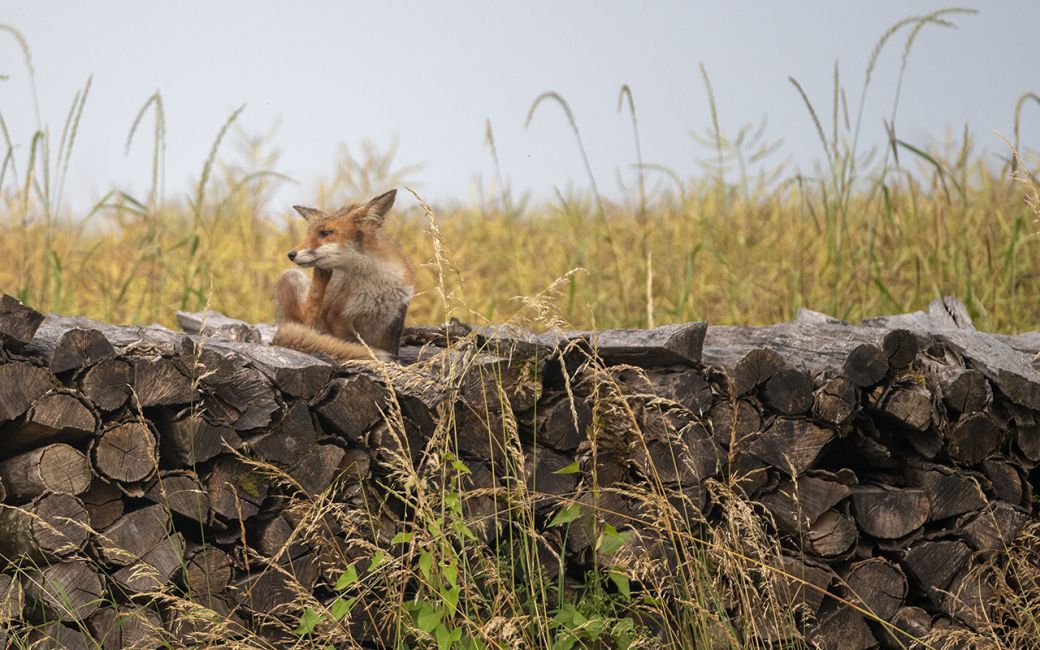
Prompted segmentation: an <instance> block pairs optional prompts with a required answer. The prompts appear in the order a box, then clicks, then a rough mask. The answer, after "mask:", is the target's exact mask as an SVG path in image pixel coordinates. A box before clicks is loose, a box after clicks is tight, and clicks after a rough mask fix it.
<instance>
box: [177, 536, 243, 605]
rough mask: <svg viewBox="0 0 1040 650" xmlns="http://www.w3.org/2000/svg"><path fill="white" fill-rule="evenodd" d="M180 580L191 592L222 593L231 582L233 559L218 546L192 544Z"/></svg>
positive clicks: (201, 593) (204, 593) (202, 593)
mask: <svg viewBox="0 0 1040 650" xmlns="http://www.w3.org/2000/svg"><path fill="white" fill-rule="evenodd" d="M179 582H180V585H181V586H182V587H183V588H184V589H185V590H186V591H187V592H188V593H189V594H200V595H212V594H217V593H221V592H223V591H224V590H225V589H227V586H228V584H229V583H230V582H231V560H230V559H229V558H228V555H227V553H225V552H224V551H222V550H220V549H219V548H217V547H216V546H213V545H209V544H207V545H203V546H192V547H191V548H189V549H188V551H187V556H186V558H185V563H184V568H183V569H182V570H181V574H180V578H179Z"/></svg>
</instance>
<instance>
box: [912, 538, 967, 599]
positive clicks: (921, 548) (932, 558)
mask: <svg viewBox="0 0 1040 650" xmlns="http://www.w3.org/2000/svg"><path fill="white" fill-rule="evenodd" d="M970 555H971V549H970V548H969V547H968V545H967V544H965V543H964V542H961V541H957V540H923V541H919V542H917V543H915V544H914V545H913V546H912V547H911V548H910V550H909V551H907V553H906V556H905V557H904V558H903V567H904V568H905V569H906V571H907V573H908V574H909V575H910V577H912V578H913V579H914V580H915V581H916V582H917V584H919V585H921V587H922V588H923V589H924V591H925V594H926V595H927V596H928V597H929V598H930V599H931V600H932V601H933V603H935V604H936V605H937V604H938V603H939V602H940V600H941V598H942V590H945V589H946V588H947V587H949V586H950V582H952V581H953V578H954V576H956V575H957V574H958V573H960V571H961V570H962V569H963V568H964V567H965V565H966V564H967V562H968V558H969V556H970Z"/></svg>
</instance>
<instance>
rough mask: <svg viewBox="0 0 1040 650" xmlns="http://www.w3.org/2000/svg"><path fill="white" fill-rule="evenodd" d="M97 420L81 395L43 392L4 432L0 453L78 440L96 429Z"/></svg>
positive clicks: (88, 435)
mask: <svg viewBox="0 0 1040 650" xmlns="http://www.w3.org/2000/svg"><path fill="white" fill-rule="evenodd" d="M97 426H98V420H97V417H96V416H95V415H94V413H93V411H91V410H90V408H89V406H88V405H87V404H86V403H85V401H84V400H83V398H82V397H80V396H79V395H78V394H76V393H71V392H68V391H64V390H61V389H55V390H52V391H51V392H49V393H47V394H45V395H43V396H42V397H40V398H39V399H37V400H36V401H35V402H33V404H32V406H31V407H30V408H29V411H28V412H27V413H26V414H25V417H24V418H23V420H22V421H21V422H20V423H19V424H18V425H17V426H15V427H11V428H9V429H8V430H7V431H6V433H4V434H3V451H2V452H0V456H4V455H10V454H15V453H18V452H20V451H25V450H28V449H35V448H36V447H40V446H42V445H46V444H50V443H55V442H78V441H80V440H83V439H84V438H88V437H90V436H91V435H93V434H94V431H96V430H97Z"/></svg>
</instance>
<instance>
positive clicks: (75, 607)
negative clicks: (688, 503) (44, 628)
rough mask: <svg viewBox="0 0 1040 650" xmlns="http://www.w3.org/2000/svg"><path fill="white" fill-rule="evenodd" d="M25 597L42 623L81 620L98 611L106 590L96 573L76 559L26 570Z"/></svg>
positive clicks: (86, 564) (88, 565)
mask: <svg viewBox="0 0 1040 650" xmlns="http://www.w3.org/2000/svg"><path fill="white" fill-rule="evenodd" d="M25 595H26V599H27V600H28V602H29V605H30V607H33V608H35V609H36V610H37V611H39V612H40V613H41V614H42V615H43V616H44V617H45V618H44V620H50V621H82V620H84V619H86V618H87V617H89V616H90V615H91V614H93V613H94V612H96V611H97V609H98V607H100V605H101V603H102V602H103V600H104V597H105V591H104V587H103V585H102V582H101V578H100V576H99V575H98V572H97V570H95V569H94V568H93V567H91V566H90V564H88V563H87V562H84V561H81V560H76V561H68V562H59V563H57V564H52V565H50V566H46V567H42V568H39V569H30V570H28V571H27V572H26V577H25Z"/></svg>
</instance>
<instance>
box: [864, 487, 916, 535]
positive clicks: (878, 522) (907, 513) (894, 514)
mask: <svg viewBox="0 0 1040 650" xmlns="http://www.w3.org/2000/svg"><path fill="white" fill-rule="evenodd" d="M851 489H852V507H853V510H854V512H855V517H856V523H857V524H858V525H859V527H860V529H861V530H862V531H863V532H865V533H867V534H868V535H871V536H872V537H876V538H879V539H899V538H902V537H906V536H907V535H909V534H911V533H913V532H914V531H916V530H918V529H919V528H921V526H923V525H924V522H925V521H927V520H928V508H929V505H928V495H927V494H926V493H925V491H924V490H919V489H916V488H896V487H891V486H888V485H856V486H853V487H852V488H851Z"/></svg>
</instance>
